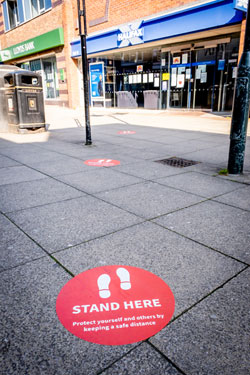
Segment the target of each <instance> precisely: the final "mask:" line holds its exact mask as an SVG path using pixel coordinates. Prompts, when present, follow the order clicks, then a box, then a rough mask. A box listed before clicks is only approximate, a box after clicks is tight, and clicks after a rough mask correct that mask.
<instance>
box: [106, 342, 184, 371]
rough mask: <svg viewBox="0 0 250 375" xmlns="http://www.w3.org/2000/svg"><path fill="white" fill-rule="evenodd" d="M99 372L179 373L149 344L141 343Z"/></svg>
mask: <svg viewBox="0 0 250 375" xmlns="http://www.w3.org/2000/svg"><path fill="white" fill-rule="evenodd" d="M101 374H102V375H114V374H119V375H134V374H141V375H153V374H155V375H156V374H157V375H179V374H181V373H180V372H179V371H178V370H176V368H175V367H174V366H173V365H171V364H170V363H169V362H168V361H167V360H166V359H165V358H164V357H163V356H162V355H161V354H160V353H158V352H157V351H156V350H155V349H154V348H152V347H151V345H149V344H147V343H143V344H141V345H140V346H138V347H137V348H135V349H134V350H132V351H131V352H130V353H128V354H126V355H125V356H124V357H123V358H122V359H120V360H119V361H117V362H116V363H115V364H114V365H112V366H111V367H110V368H109V369H107V370H106V371H103V372H102V373H101Z"/></svg>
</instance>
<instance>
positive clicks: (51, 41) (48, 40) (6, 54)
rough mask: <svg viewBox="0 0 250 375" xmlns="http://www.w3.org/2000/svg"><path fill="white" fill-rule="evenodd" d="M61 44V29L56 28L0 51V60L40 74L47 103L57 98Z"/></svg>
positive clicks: (62, 42)
mask: <svg viewBox="0 0 250 375" xmlns="http://www.w3.org/2000/svg"><path fill="white" fill-rule="evenodd" d="M63 46H64V37H63V29H62V28H58V29H55V30H52V31H50V32H47V33H45V34H42V35H39V36H37V37H35V38H32V39H29V40H25V41H23V42H22V43H19V44H16V45H13V46H10V47H9V48H7V49H5V50H2V51H0V61H2V62H4V63H8V64H14V65H16V66H19V67H20V68H23V69H27V70H31V71H33V72H36V73H39V74H41V76H42V81H43V89H44V98H45V100H46V102H47V104H49V103H50V101H51V100H55V99H58V98H59V80H58V69H57V56H60V53H61V50H62V47H63Z"/></svg>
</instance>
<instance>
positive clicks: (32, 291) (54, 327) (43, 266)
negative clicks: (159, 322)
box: [0, 258, 133, 375]
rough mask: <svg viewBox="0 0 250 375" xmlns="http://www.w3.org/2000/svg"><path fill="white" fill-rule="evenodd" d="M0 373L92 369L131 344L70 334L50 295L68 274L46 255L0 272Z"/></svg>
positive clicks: (74, 373)
mask: <svg viewBox="0 0 250 375" xmlns="http://www.w3.org/2000/svg"><path fill="white" fill-rule="evenodd" d="M0 278H1V282H0V285H1V294H0V299H1V308H0V309H1V310H0V311H1V325H2V327H1V343H2V342H3V340H4V339H5V340H6V342H7V343H8V344H9V345H6V346H7V348H6V350H5V352H2V353H1V354H0V355H1V362H2V363H1V370H0V374H1V375H6V374H8V375H27V374H29V375H31V374H32V375H40V374H42V375H51V374H53V375H65V374H70V375H79V374H88V375H96V374H97V373H99V372H100V371H101V370H102V369H104V368H106V367H108V366H109V365H111V364H112V363H113V362H114V361H116V360H118V359H119V358H120V357H122V356H124V354H126V353H127V351H128V350H131V349H132V348H133V346H132V345H126V346H103V345H96V344H91V343H88V342H86V341H84V340H80V339H79V338H77V337H75V336H73V335H72V334H71V333H69V332H68V331H67V330H66V329H65V328H64V327H63V326H62V324H61V323H60V322H59V320H58V318H57V315H56V309H55V306H56V299H57V296H58V294H59V292H60V290H61V288H62V287H63V286H64V284H66V282H67V281H68V280H69V279H70V277H69V275H68V274H67V273H66V272H65V271H64V270H62V268H60V267H59V266H58V265H57V264H56V263H54V262H53V261H52V260H50V259H49V258H43V259H41V260H37V261H34V262H32V263H29V264H26V265H24V266H22V267H17V268H15V269H12V270H9V271H5V272H2V273H1V275H0Z"/></svg>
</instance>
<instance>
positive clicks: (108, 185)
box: [58, 168, 143, 193]
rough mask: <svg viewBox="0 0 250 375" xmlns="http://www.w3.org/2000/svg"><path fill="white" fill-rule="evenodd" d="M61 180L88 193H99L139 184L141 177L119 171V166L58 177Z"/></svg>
mask: <svg viewBox="0 0 250 375" xmlns="http://www.w3.org/2000/svg"><path fill="white" fill-rule="evenodd" d="M58 178H59V179H60V180H61V181H63V182H66V183H67V184H69V185H70V186H74V187H76V188H78V189H80V190H83V191H86V192H88V193H98V192H102V191H106V190H112V189H116V188H119V187H121V186H128V185H133V184H137V183H139V182H141V181H143V180H142V179H141V178H137V177H133V176H129V175H126V174H124V173H119V172H118V170H117V168H116V169H115V168H112V169H111V168H94V169H93V168H92V169H89V170H88V171H86V172H80V173H74V174H70V175H66V176H59V177H58Z"/></svg>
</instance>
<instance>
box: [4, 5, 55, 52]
mask: <svg viewBox="0 0 250 375" xmlns="http://www.w3.org/2000/svg"><path fill="white" fill-rule="evenodd" d="M54 3H56V1H55V0H54V1H52V7H53V4H54ZM0 12H1V13H2V7H1V10H0ZM0 17H1V15H0ZM1 22H3V15H2V17H1V18H0V32H1ZM61 26H62V9H61V6H55V7H53V8H52V9H51V10H49V11H47V12H46V13H43V14H41V15H40V16H38V17H35V18H33V19H31V20H29V21H27V22H25V23H24V24H22V25H20V26H18V27H16V28H15V29H12V30H10V31H8V32H7V33H4V34H2V35H0V41H1V49H4V48H8V46H11V45H14V44H17V43H21V42H23V41H24V40H26V39H30V38H33V37H36V36H38V35H41V34H44V33H46V32H48V31H50V30H53V29H56V28H58V27H61ZM2 29H3V30H4V26H2Z"/></svg>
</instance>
